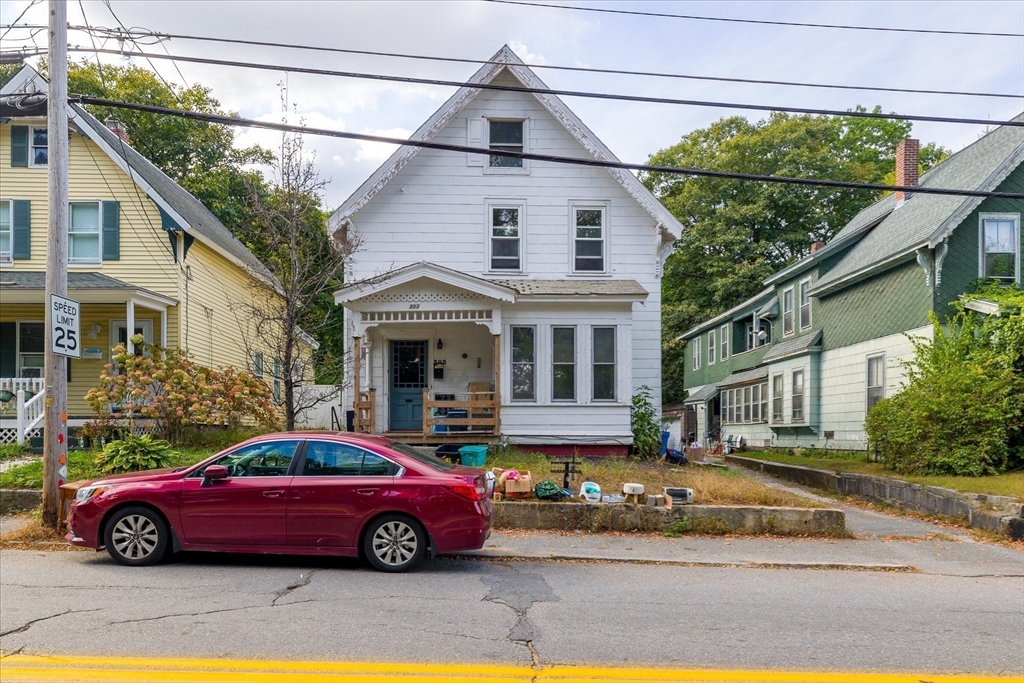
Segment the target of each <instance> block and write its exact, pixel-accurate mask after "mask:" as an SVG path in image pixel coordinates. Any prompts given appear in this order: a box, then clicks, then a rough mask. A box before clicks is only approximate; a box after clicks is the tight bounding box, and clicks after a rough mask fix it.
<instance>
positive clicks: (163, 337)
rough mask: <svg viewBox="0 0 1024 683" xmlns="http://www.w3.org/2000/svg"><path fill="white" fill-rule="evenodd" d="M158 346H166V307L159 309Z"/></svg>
mask: <svg viewBox="0 0 1024 683" xmlns="http://www.w3.org/2000/svg"><path fill="white" fill-rule="evenodd" d="M160 346H162V347H164V348H165V349H166V348H167V309H166V308H164V309H162V310H161V311H160Z"/></svg>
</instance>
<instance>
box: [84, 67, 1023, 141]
mask: <svg viewBox="0 0 1024 683" xmlns="http://www.w3.org/2000/svg"><path fill="white" fill-rule="evenodd" d="M68 51H69V52H90V51H92V50H90V49H89V48H69V49H68ZM94 51H95V52H99V53H102V54H111V55H122V56H136V57H144V58H146V59H151V58H152V59H171V60H180V61H183V62H191V63H194V64H210V65H214V66H229V67H239V68H245V69H261V70H265V71H285V72H290V73H298V74H311V75H317V76H335V77H341V78H358V79H363V80H374V81H390V82H395V83H411V84H416V85H438V86H446V87H452V88H476V89H480V90H497V91H501V92H518V93H533V94H538V95H559V96H564V97H583V98H588V99H599V100H617V101H624V102H645V103H652V104H674V105H683V106H690V107H715V108H720V109H741V110H749V111H778V112H786V113H791V114H817V115H823V116H846V117H851V118H868V119H885V120H898V121H930V122H934V123H965V124H980V125H983V126H991V125H1007V126H1022V127H1024V121H993V120H991V119H969V118H961V117H950V116H925V115H917V114H885V113H882V112H870V111H850V110H846V111H844V110H839V109H816V108H812V107H782V106H773V105H767V104H744V103H737V102H709V101H705V100H680V99H673V98H668V97H647V96H643V95H619V94H615V93H595V92H586V91H580V90H562V89H558V88H535V87H531V86H517V85H500V84H497V83H470V82H465V81H448V80H442V79H436V78H418V77H413V76H392V75H389V74H369V73H362V72H356V71H334V70H331V69H318V68H313V67H300V66H286V65H282V64H263V63H259V62H241V61H236V60H228V59H212V58H209V57H189V56H183V55H161V54H155V53H145V52H131V51H128V50H111V49H100V50H94ZM501 64H503V65H505V66H517V65H516V64H514V63H506V62H501Z"/></svg>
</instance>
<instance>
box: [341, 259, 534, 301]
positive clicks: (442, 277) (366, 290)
mask: <svg viewBox="0 0 1024 683" xmlns="http://www.w3.org/2000/svg"><path fill="white" fill-rule="evenodd" d="M421 278H426V279H428V280H435V281H437V282H441V283H444V284H446V285H451V286H452V287H457V288H459V289H464V290H466V291H468V292H472V293H473V294H479V295H480V296H485V297H488V298H491V299H498V300H500V301H508V302H514V301H515V300H516V290H514V289H512V288H511V287H508V286H505V285H504V284H499V283H497V282H493V281H491V280H485V279H483V278H480V277H476V276H474V275H467V274H466V273H462V272H459V271H457V270H452V269H451V268H445V267H444V266H439V265H437V264H436V263H430V262H428V261H420V262H419V263H410V264H409V265H407V266H403V267H401V268H396V269H395V270H392V271H389V272H387V273H384V274H383V275H379V276H377V277H372V278H369V279H366V280H360V281H359V282H353V283H352V284H350V285H346V286H344V287H342V288H341V289H339V290H338V291H336V292H334V302H335V303H337V304H345V303H350V302H352V301H355V300H357V299H362V298H363V297H365V296H369V295H370V294H376V293H379V292H383V291H386V290H389V289H393V288H395V287H399V286H401V285H404V284H406V283H408V282H412V281H414V280H419V279H421Z"/></svg>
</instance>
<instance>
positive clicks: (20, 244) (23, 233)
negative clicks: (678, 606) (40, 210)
mask: <svg viewBox="0 0 1024 683" xmlns="http://www.w3.org/2000/svg"><path fill="white" fill-rule="evenodd" d="M11 214H12V215H11V227H12V228H13V232H14V244H13V245H12V246H11V257H12V258H16V259H30V258H32V205H31V202H29V200H27V199H15V200H14V201H13V202H11Z"/></svg>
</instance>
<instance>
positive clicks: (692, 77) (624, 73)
mask: <svg viewBox="0 0 1024 683" xmlns="http://www.w3.org/2000/svg"><path fill="white" fill-rule="evenodd" d="M72 28H73V29H79V28H80V27H75V26H73V27H72ZM96 30H97V31H103V30H104V29H102V28H100V27H97V29H96ZM107 30H108V31H109V29H107ZM137 35H139V36H145V37H156V38H159V39H161V40H162V39H178V40H195V41H205V42H214V43H231V44H236V45H253V46H258V47H278V48H286V49H293V50H312V51H317V52H333V53H339V54H350V55H366V56H372V57H395V58H399V59H414V60H422V61H434V62H454V63H459V64H480V65H484V64H501V63H502V62H496V61H493V60H488V59H466V58H461V57H438V56H434V55H421V54H410V53H404V52H380V51H374V50H354V49H351V48H340V47H323V46H315V45H297V44H295V43H278V42H272V41H262V40H245V39H241V38H214V37H210V36H196V35H187V34H180V33H156V32H146V33H145V34H142V33H138V34H137ZM525 66H528V67H529V68H531V69H549V70H556V71H575V72H582V73H599V74H613V75H620V76H649V77H654V78H674V79H685V80H696V81H720V82H723V83H747V84H751V85H782V86H790V87H797V88H831V89H838V90H867V91H877V92H903V93H912V94H921V95H959V96H965V97H1010V98H1015V99H1021V98H1024V94H1020V95H1017V94H1013V93H986V92H972V91H962V90H929V89H920V88H888V87H881V86H866V85H840V84H831V83H804V82H798V81H773V80H764V79H755V78H729V77H725V76H701V75H694V74H679V73H666V72H659V71H630V70H624V69H600V68H595V67H585V66H565V65H554V64H526V65H525Z"/></svg>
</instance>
